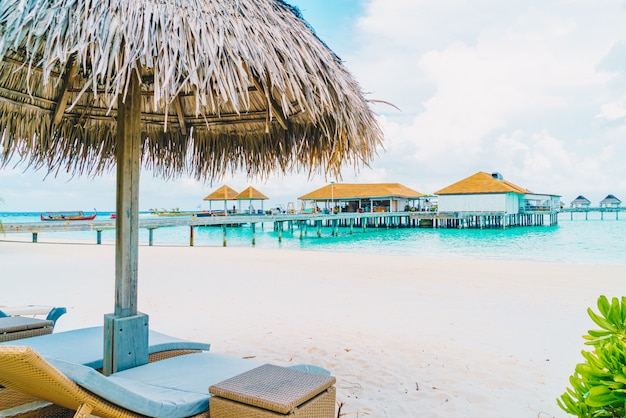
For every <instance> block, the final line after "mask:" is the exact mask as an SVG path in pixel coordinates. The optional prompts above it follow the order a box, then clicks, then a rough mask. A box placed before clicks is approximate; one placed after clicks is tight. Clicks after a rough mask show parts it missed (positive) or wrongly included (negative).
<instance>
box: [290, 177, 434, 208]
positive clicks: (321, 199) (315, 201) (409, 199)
mask: <svg viewBox="0 0 626 418" xmlns="http://www.w3.org/2000/svg"><path fill="white" fill-rule="evenodd" d="M423 197H424V195H423V194H422V193H420V192H417V191H415V190H413V189H410V188H408V187H406V186H403V185H402V184H400V183H376V184H348V183H331V184H328V185H326V186H324V187H321V188H319V189H317V190H314V191H312V192H310V193H307V194H305V195H303V196H300V197H299V198H298V200H300V201H301V202H302V211H303V212H314V211H320V210H324V211H335V212H400V211H405V210H406V209H407V208H420V207H421V206H423V205H425V204H426V201H425V200H424V199H423Z"/></svg>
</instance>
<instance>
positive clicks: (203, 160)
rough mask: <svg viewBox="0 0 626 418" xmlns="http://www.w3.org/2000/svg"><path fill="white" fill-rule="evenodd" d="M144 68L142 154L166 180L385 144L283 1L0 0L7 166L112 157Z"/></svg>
mask: <svg viewBox="0 0 626 418" xmlns="http://www.w3.org/2000/svg"><path fill="white" fill-rule="evenodd" d="M135 70H137V71H138V72H139V77H140V79H141V122H142V124H141V135H142V145H141V147H142V149H141V152H142V159H143V162H144V165H145V166H147V167H149V168H152V169H153V170H154V172H155V174H157V175H160V176H163V177H166V178H169V177H171V176H175V175H179V174H184V175H192V176H194V177H196V178H197V179H207V180H211V179H215V178H219V177H220V176H221V175H223V174H225V173H230V172H232V171H234V170H240V169H241V170H245V171H246V172H247V173H248V174H250V175H267V174H268V173H270V172H272V171H273V170H279V171H289V170H292V169H293V170H297V169H305V170H309V171H318V170H319V171H322V172H329V173H333V174H334V173H337V171H338V170H339V167H340V166H341V165H342V164H343V163H345V162H353V163H355V164H357V163H360V162H367V161H369V160H370V159H371V158H372V157H373V155H374V154H375V151H376V148H377V147H378V146H379V145H380V143H381V132H380V130H379V128H378V126H377V123H376V121H375V119H374V115H373V114H372V112H371V110H370V108H369V106H368V102H367V100H366V99H365V98H364V96H363V95H362V94H361V89H360V88H359V86H358V84H357V83H356V82H355V80H354V79H353V78H352V76H351V75H350V74H349V73H348V72H347V71H346V69H345V67H344V66H343V65H342V63H341V61H340V60H339V58H338V57H337V56H336V55H334V54H333V52H332V51H330V50H329V49H328V48H327V47H326V45H325V44H324V43H323V42H321V41H320V40H319V39H318V38H317V37H316V35H315V34H314V33H313V31H312V30H310V27H309V26H308V24H307V23H306V22H305V21H304V20H303V19H302V16H301V15H300V13H299V11H298V10H297V9H295V8H293V7H291V6H289V5H288V4H286V3H284V2H283V1H281V0H238V1H236V2H233V1H228V0H170V1H163V0H135V1H128V0H110V1H106V2H76V1H73V0H56V1H52V0H41V1H37V2H29V3H28V7H26V6H24V7H17V5H16V3H15V0H0V128H1V129H2V131H3V132H4V136H3V137H2V138H1V139H0V166H1V165H3V164H6V163H7V162H8V161H9V160H10V159H11V158H12V157H14V160H25V161H26V162H28V163H30V164H31V165H32V166H34V167H38V168H39V167H43V168H46V169H50V170H54V171H56V170H65V171H68V172H71V173H78V174H98V173H101V172H103V171H105V170H107V169H108V168H110V167H112V166H113V165H114V163H115V148H116V135H117V126H116V116H117V113H118V112H117V111H118V97H119V96H120V95H121V97H124V95H125V94H126V93H127V91H128V88H129V82H130V80H131V79H132V78H133V77H137V75H136V73H135Z"/></svg>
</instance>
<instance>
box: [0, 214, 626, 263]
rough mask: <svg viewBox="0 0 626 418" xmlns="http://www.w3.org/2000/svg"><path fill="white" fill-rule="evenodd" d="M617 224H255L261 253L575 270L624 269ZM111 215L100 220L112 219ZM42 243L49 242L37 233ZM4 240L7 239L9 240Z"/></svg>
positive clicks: (74, 235) (171, 238) (109, 237)
mask: <svg viewBox="0 0 626 418" xmlns="http://www.w3.org/2000/svg"><path fill="white" fill-rule="evenodd" d="M620 215H621V216H622V218H623V219H619V220H616V219H615V214H613V213H612V214H605V219H604V220H601V219H600V214H597V213H590V214H589V219H588V220H585V215H584V214H581V213H576V214H574V219H573V220H571V217H570V214H568V213H562V214H560V216H559V224H558V225H556V226H540V227H516V228H509V229H505V230H503V229H431V228H402V229H394V228H391V229H387V228H383V227H381V228H378V229H377V228H371V227H370V228H367V230H365V231H364V230H363V229H361V228H354V230H353V233H352V234H350V230H349V228H339V235H338V236H331V229H330V228H322V236H321V237H318V236H317V233H316V230H315V228H313V227H309V228H308V229H307V230H306V231H304V233H303V238H302V239H300V230H299V229H298V228H294V229H293V232H291V231H289V230H288V228H287V224H286V223H285V229H284V230H283V232H282V240H281V241H280V242H279V239H278V232H277V231H274V229H273V225H272V224H271V223H264V224H263V225H262V226H261V224H257V227H256V247H259V248H276V249H278V248H284V249H291V250H310V251H335V252H346V253H349V252H359V253H372V254H393V255H412V256H423V257H434V258H438V257H442V258H444V257H446V258H447V257H461V258H483V259H502V260H524V261H544V262H563V263H576V264H620V265H623V264H626V256H625V254H626V213H621V214H620ZM108 218H109V213H104V214H99V215H98V219H108ZM0 221H2V222H3V223H18V222H41V221H40V220H39V213H14V212H0ZM40 237H42V238H43V237H44V235H43V234H40ZM45 238H59V239H70V240H71V239H77V240H85V241H91V242H94V243H95V241H96V233H95V232H94V231H85V232H63V233H50V234H45ZM2 239H5V240H10V239H11V234H5V235H4V236H3V237H2ZM148 239H149V235H148V231H147V230H146V229H141V230H140V235H139V242H140V245H147V244H148ZM226 239H227V245H228V246H229V247H250V246H251V245H252V243H251V241H252V229H251V228H250V226H249V225H244V226H242V227H233V228H227V232H226ZM102 240H103V242H105V243H106V242H114V240H115V232H114V231H113V230H108V231H103V232H102ZM153 242H154V245H181V246H185V245H189V228H188V227H170V228H159V229H156V230H155V231H154V233H153ZM194 244H195V246H222V245H223V232H222V228H220V227H198V228H196V229H195V240H194Z"/></svg>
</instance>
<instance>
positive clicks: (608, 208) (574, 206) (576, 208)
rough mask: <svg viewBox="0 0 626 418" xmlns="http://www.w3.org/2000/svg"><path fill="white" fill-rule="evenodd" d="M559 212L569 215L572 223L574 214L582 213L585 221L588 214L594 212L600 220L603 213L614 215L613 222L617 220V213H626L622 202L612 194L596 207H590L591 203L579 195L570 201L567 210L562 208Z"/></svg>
mask: <svg viewBox="0 0 626 418" xmlns="http://www.w3.org/2000/svg"><path fill="white" fill-rule="evenodd" d="M561 211H562V212H565V213H569V214H570V220H572V221H573V220H574V214H575V213H584V214H585V220H589V214H590V213H594V212H597V213H600V220H604V214H605V213H614V214H615V220H619V213H620V212H626V208H623V207H622V201H621V200H620V199H618V198H617V197H615V196H614V195H612V194H609V195H607V196H606V197H605V198H604V199H602V201H600V204H599V206H597V207H594V206H591V201H590V200H589V199H587V198H586V197H584V196H582V195H581V196H578V197H577V198H576V199H574V200H572V202H571V203H570V207H569V208H563V209H562V210H561Z"/></svg>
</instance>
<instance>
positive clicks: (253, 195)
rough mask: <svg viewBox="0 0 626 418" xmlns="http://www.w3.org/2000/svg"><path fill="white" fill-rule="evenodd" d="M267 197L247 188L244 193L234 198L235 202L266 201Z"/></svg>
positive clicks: (251, 188) (249, 187)
mask: <svg viewBox="0 0 626 418" xmlns="http://www.w3.org/2000/svg"><path fill="white" fill-rule="evenodd" d="M268 199H269V197H267V196H265V195H264V194H263V193H261V192H260V191H258V190H257V189H255V188H254V187H252V186H248V187H247V188H246V189H245V190H244V191H242V192H241V193H239V194H238V195H237V196H235V200H268Z"/></svg>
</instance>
